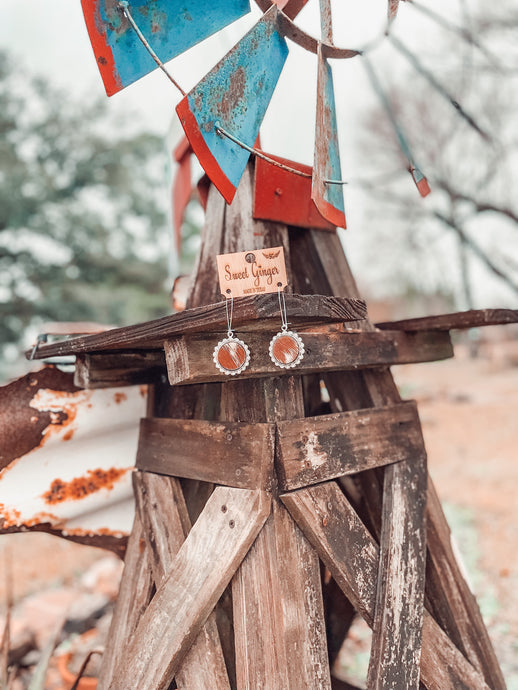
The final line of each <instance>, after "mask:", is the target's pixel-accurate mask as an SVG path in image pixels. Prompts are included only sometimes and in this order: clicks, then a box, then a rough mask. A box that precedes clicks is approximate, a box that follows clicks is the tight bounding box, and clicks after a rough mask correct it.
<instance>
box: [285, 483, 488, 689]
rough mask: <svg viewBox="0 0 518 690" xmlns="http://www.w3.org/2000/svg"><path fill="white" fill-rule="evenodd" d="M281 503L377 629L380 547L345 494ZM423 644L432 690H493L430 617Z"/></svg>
mask: <svg viewBox="0 0 518 690" xmlns="http://www.w3.org/2000/svg"><path fill="white" fill-rule="evenodd" d="M281 498H282V501H283V502H284V504H285V505H286V507H287V508H288V510H289V511H290V513H291V515H292V516H293V518H294V519H295V521H296V522H297V524H298V525H299V527H300V528H301V529H302V531H303V532H304V534H305V535H306V537H307V538H308V540H309V541H310V543H311V544H313V547H314V548H315V550H316V551H317V553H318V554H319V556H320V558H321V559H322V561H323V562H324V563H325V564H326V566H327V568H328V569H329V571H330V572H331V574H332V576H333V578H334V579H335V580H336V582H337V584H338V585H339V586H340V588H341V589H342V591H343V592H344V594H345V595H346V596H347V598H348V599H349V600H350V601H351V603H352V604H353V605H354V606H355V608H356V610H357V611H359V613H360V614H361V615H362V617H363V618H364V619H365V620H366V622H367V623H368V624H369V625H370V626H371V627H372V626H373V624H374V619H375V604H376V592H377V578H378V561H379V547H378V545H377V544H376V542H375V541H374V539H373V538H372V536H371V535H370V534H369V532H368V531H367V529H366V528H365V527H364V525H363V523H362V522H361V520H360V519H359V518H358V516H357V515H356V513H355V512H354V510H353V509H352V507H351V506H350V504H349V503H348V501H347V499H346V498H345V496H344V495H343V493H342V492H341V491H340V489H339V488H338V486H337V485H336V484H335V483H334V482H328V483H326V484H320V485H318V486H314V487H309V488H307V489H300V490H298V491H294V492H292V493H289V494H283V495H282V496H281ZM344 526H346V529H345V530H344ZM422 640H423V646H422V654H421V667H420V670H421V681H422V682H423V684H424V685H425V687H426V688H428V689H429V690H458V689H459V688H470V689H471V688H473V689H475V688H476V689H477V690H479V689H480V690H482V689H483V690H489V686H488V685H486V683H485V681H484V678H483V676H482V675H481V674H480V673H479V672H478V671H477V670H476V669H474V668H473V666H472V665H471V664H470V663H469V662H468V661H467V659H466V658H465V657H464V656H463V655H462V654H461V652H459V650H458V649H457V648H456V647H455V645H454V644H453V642H451V640H450V639H449V637H448V636H447V635H446V633H445V632H444V631H443V630H441V628H440V627H439V626H438V625H437V623H436V622H435V621H434V619H433V618H432V616H431V615H430V614H428V613H427V612H426V613H425V615H424V621H423V636H422Z"/></svg>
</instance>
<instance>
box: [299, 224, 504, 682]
mask: <svg viewBox="0 0 518 690" xmlns="http://www.w3.org/2000/svg"><path fill="white" fill-rule="evenodd" d="M291 240H292V241H291V251H292V254H293V256H294V259H293V260H294V261H301V260H302V259H303V258H304V257H305V258H306V264H305V275H304V279H303V280H300V281H298V282H296V283H295V286H294V287H295V289H296V290H297V291H298V292H299V293H302V292H304V291H306V290H309V291H316V292H318V293H320V294H330V293H331V294H335V295H340V296H343V297H359V292H358V289H357V286H356V284H355V281H354V277H353V276H352V273H351V271H350V268H349V265H348V263H347V260H346V258H345V255H344V253H343V250H342V248H341V245H340V242H339V239H338V238H337V237H335V236H333V235H327V234H326V233H319V232H315V231H308V232H303V231H300V230H299V231H297V232H296V233H292V235H291ZM387 327H388V328H389V329H392V328H394V327H395V324H394V323H393V322H392V323H389V324H387ZM358 328H360V329H362V330H369V329H372V325H371V324H370V322H369V321H368V320H366V321H362V322H360V323H358ZM427 328H428V326H427ZM324 380H325V384H326V387H327V389H328V391H329V394H330V399H331V407H332V409H333V410H336V411H343V410H347V409H354V408H358V407H366V406H369V405H372V406H377V405H384V404H385V405H386V404H394V403H396V402H397V401H398V400H400V396H399V393H398V390H397V388H396V386H395V383H394V380H393V378H392V376H391V374H390V371H389V370H388V369H386V370H384V369H366V370H364V371H361V372H357V373H353V372H333V373H329V374H326V375H325V376H324ZM369 401H370V402H369ZM357 479H358V486H359V488H360V491H361V492H362V493H363V495H364V497H365V501H366V504H367V508H368V511H369V514H370V516H371V518H372V520H373V524H374V525H376V522H377V517H376V516H377V515H379V514H380V510H379V499H378V486H379V481H380V480H379V478H378V476H377V472H376V471H375V470H374V471H371V472H364V473H361V474H360V475H358V478H357ZM430 484H431V483H430V481H429V485H430ZM426 519H427V524H428V534H427V536H428V544H429V548H428V564H429V565H428V568H427V576H426V591H427V600H428V601H431V600H433V601H434V606H433V615H434V616H437V620H438V621H439V622H440V623H441V625H445V621H446V620H450V621H458V623H456V624H453V625H452V626H451V630H454V629H455V627H456V626H457V625H458V628H457V634H456V635H454V634H453V632H452V633H451V634H452V640H453V642H454V643H455V644H457V645H458V646H459V649H461V650H463V649H464V648H465V647H467V648H469V649H470V650H471V656H470V657H469V658H470V660H471V662H472V663H473V665H474V666H475V668H484V673H485V676H486V678H487V680H488V684H489V686H490V687H496V688H499V689H500V688H502V687H504V686H503V685H502V681H501V680H500V678H501V671H500V669H499V666H498V662H497V660H496V657H495V655H494V651H493V649H492V647H491V643H490V642H489V639H488V636H487V631H486V629H485V626H484V623H483V621H482V617H481V615H480V612H479V611H478V607H477V605H476V602H474V601H473V597H472V595H471V593H470V592H469V589H468V588H467V585H466V584H465V582H464V580H463V578H462V576H461V577H460V578H459V572H458V570H459V569H458V565H457V563H456V561H455V557H454V555H453V553H452V551H451V545H450V541H449V531H448V529H447V524H446V520H445V518H444V514H443V511H442V508H441V505H440V503H439V501H429V502H428V506H427V518H426ZM434 524H435V525H442V526H443V527H444V526H446V528H445V529H442V528H441V529H435V528H434V527H432V526H433V525H434ZM437 560H438V561H442V565H441V568H436V567H435V566H431V565H430V564H433V562H434V561H437ZM449 578H453V580H454V582H453V583H450V582H449V580H448V579H449ZM459 587H460V589H461V590H462V591H466V594H465V596H459V593H458V588H459ZM441 612H442V613H441ZM463 621H470V622H469V623H467V624H466V625H464V624H463V623H461V622H463ZM426 625H427V623H426V618H425V626H426ZM445 629H446V630H450V628H447V627H445ZM449 634H450V633H449ZM477 639H480V640H481V642H480V643H478V642H477ZM461 640H462V643H461ZM479 645H480V646H481V647H483V649H481V648H480V647H479ZM450 646H451V645H450ZM450 646H448V645H446V646H445V647H444V648H443V649H442V650H441V651H442V652H443V653H444V655H446V656H449V657H450V662H449V663H451V664H453V665H454V661H453V659H454V658H455V655H454V654H453V652H452V650H451V649H450ZM426 653H427V654H428V650H427V652H426ZM423 654H424V650H423ZM459 654H460V653H459ZM462 660H464V657H463V656H462V654H460V659H458V663H459V664H460V665H462ZM421 665H423V662H422V664H421ZM453 667H454V666H453ZM442 668H443V670H444V665H443V666H442ZM438 678H439V680H438V685H437V686H436V687H438V688H439V687H441V685H440V683H441V673H439V671H438ZM444 687H446V685H445V686H444ZM459 687H460V686H459ZM469 687H471V686H469ZM473 687H477V686H476V684H475V685H473Z"/></svg>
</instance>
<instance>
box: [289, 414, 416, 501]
mask: <svg viewBox="0 0 518 690" xmlns="http://www.w3.org/2000/svg"><path fill="white" fill-rule="evenodd" d="M423 452H424V443H423V437H422V434H421V428H420V425H419V417H418V415H417V408H416V405H415V403H414V402H406V403H401V404H398V405H389V406H387V407H380V408H374V409H373V408H371V409H367V410H355V411H352V412H342V413H338V414H336V413H335V414H328V415H322V416H319V417H306V418H304V419H297V420H293V421H289V422H279V423H278V425H277V448H276V461H277V468H278V472H279V481H280V486H281V488H282V490H284V491H290V490H292V489H300V488H302V487H303V486H307V485H309V484H317V483H318V482H322V481H327V480H328V479H333V478H335V477H340V476H343V475H345V474H353V473H356V472H362V471H364V470H367V469H371V468H373V467H380V466H383V465H388V464H392V463H395V462H401V461H410V462H411V461H412V460H413V459H414V458H415V457H416V455H417V456H420V455H422V454H423Z"/></svg>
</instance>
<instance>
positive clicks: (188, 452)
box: [136, 417, 275, 489]
mask: <svg viewBox="0 0 518 690" xmlns="http://www.w3.org/2000/svg"><path fill="white" fill-rule="evenodd" d="M274 445H275V425H274V424H245V423H240V422H209V421H202V420H196V419H160V418H152V417H146V418H144V419H141V420H140V435H139V444H138V450H137V462H136V466H137V468H138V469H140V470H145V471H147V472H157V473H158V474H166V475H169V476H171V477H185V478H188V479H198V480H200V481H204V482H212V483H215V484H223V485H225V486H233V487H236V488H241V489H266V488H271V486H272V483H273V456H274ZM209 449H210V452H209Z"/></svg>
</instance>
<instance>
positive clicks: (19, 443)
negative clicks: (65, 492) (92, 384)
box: [0, 366, 80, 469]
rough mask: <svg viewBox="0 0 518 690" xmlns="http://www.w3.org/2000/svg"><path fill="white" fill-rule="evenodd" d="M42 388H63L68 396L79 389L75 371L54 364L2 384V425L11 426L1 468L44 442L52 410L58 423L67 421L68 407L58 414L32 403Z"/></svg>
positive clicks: (0, 447)
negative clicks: (37, 407) (35, 406)
mask: <svg viewBox="0 0 518 690" xmlns="http://www.w3.org/2000/svg"><path fill="white" fill-rule="evenodd" d="M42 389H46V390H49V389H50V390H53V391H62V392H64V395H68V396H71V394H74V393H78V392H79V391H80V389H79V388H76V387H75V386H74V383H73V375H71V374H65V373H64V372H62V371H59V369H56V368H55V367H51V366H47V367H44V368H43V369H41V370H40V371H36V372H31V373H30V374H27V375H26V376H23V377H21V378H19V379H17V380H16V381H13V382H12V383H10V384H8V385H6V386H2V387H0V428H2V429H5V430H8V433H3V434H2V442H1V444H0V469H2V468H4V467H7V466H8V465H9V464H10V463H11V462H12V461H14V460H16V459H17V458H19V457H21V456H23V455H26V454H27V453H29V452H30V451H31V450H33V449H34V448H36V447H38V446H40V445H42V443H44V440H45V437H44V434H45V432H46V430H47V428H48V427H49V425H52V423H53V420H52V414H51V412H52V413H53V414H54V423H55V424H58V425H59V424H62V423H64V422H65V418H66V416H67V414H68V412H69V411H70V410H69V409H67V410H65V409H63V411H62V415H61V416H60V417H58V418H56V416H55V414H56V410H55V409H54V410H52V411H50V410H43V409H35V408H34V407H33V406H31V403H32V401H33V398H34V397H35V394H36V395H37V394H38V390H40V391H41V390H42Z"/></svg>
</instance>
